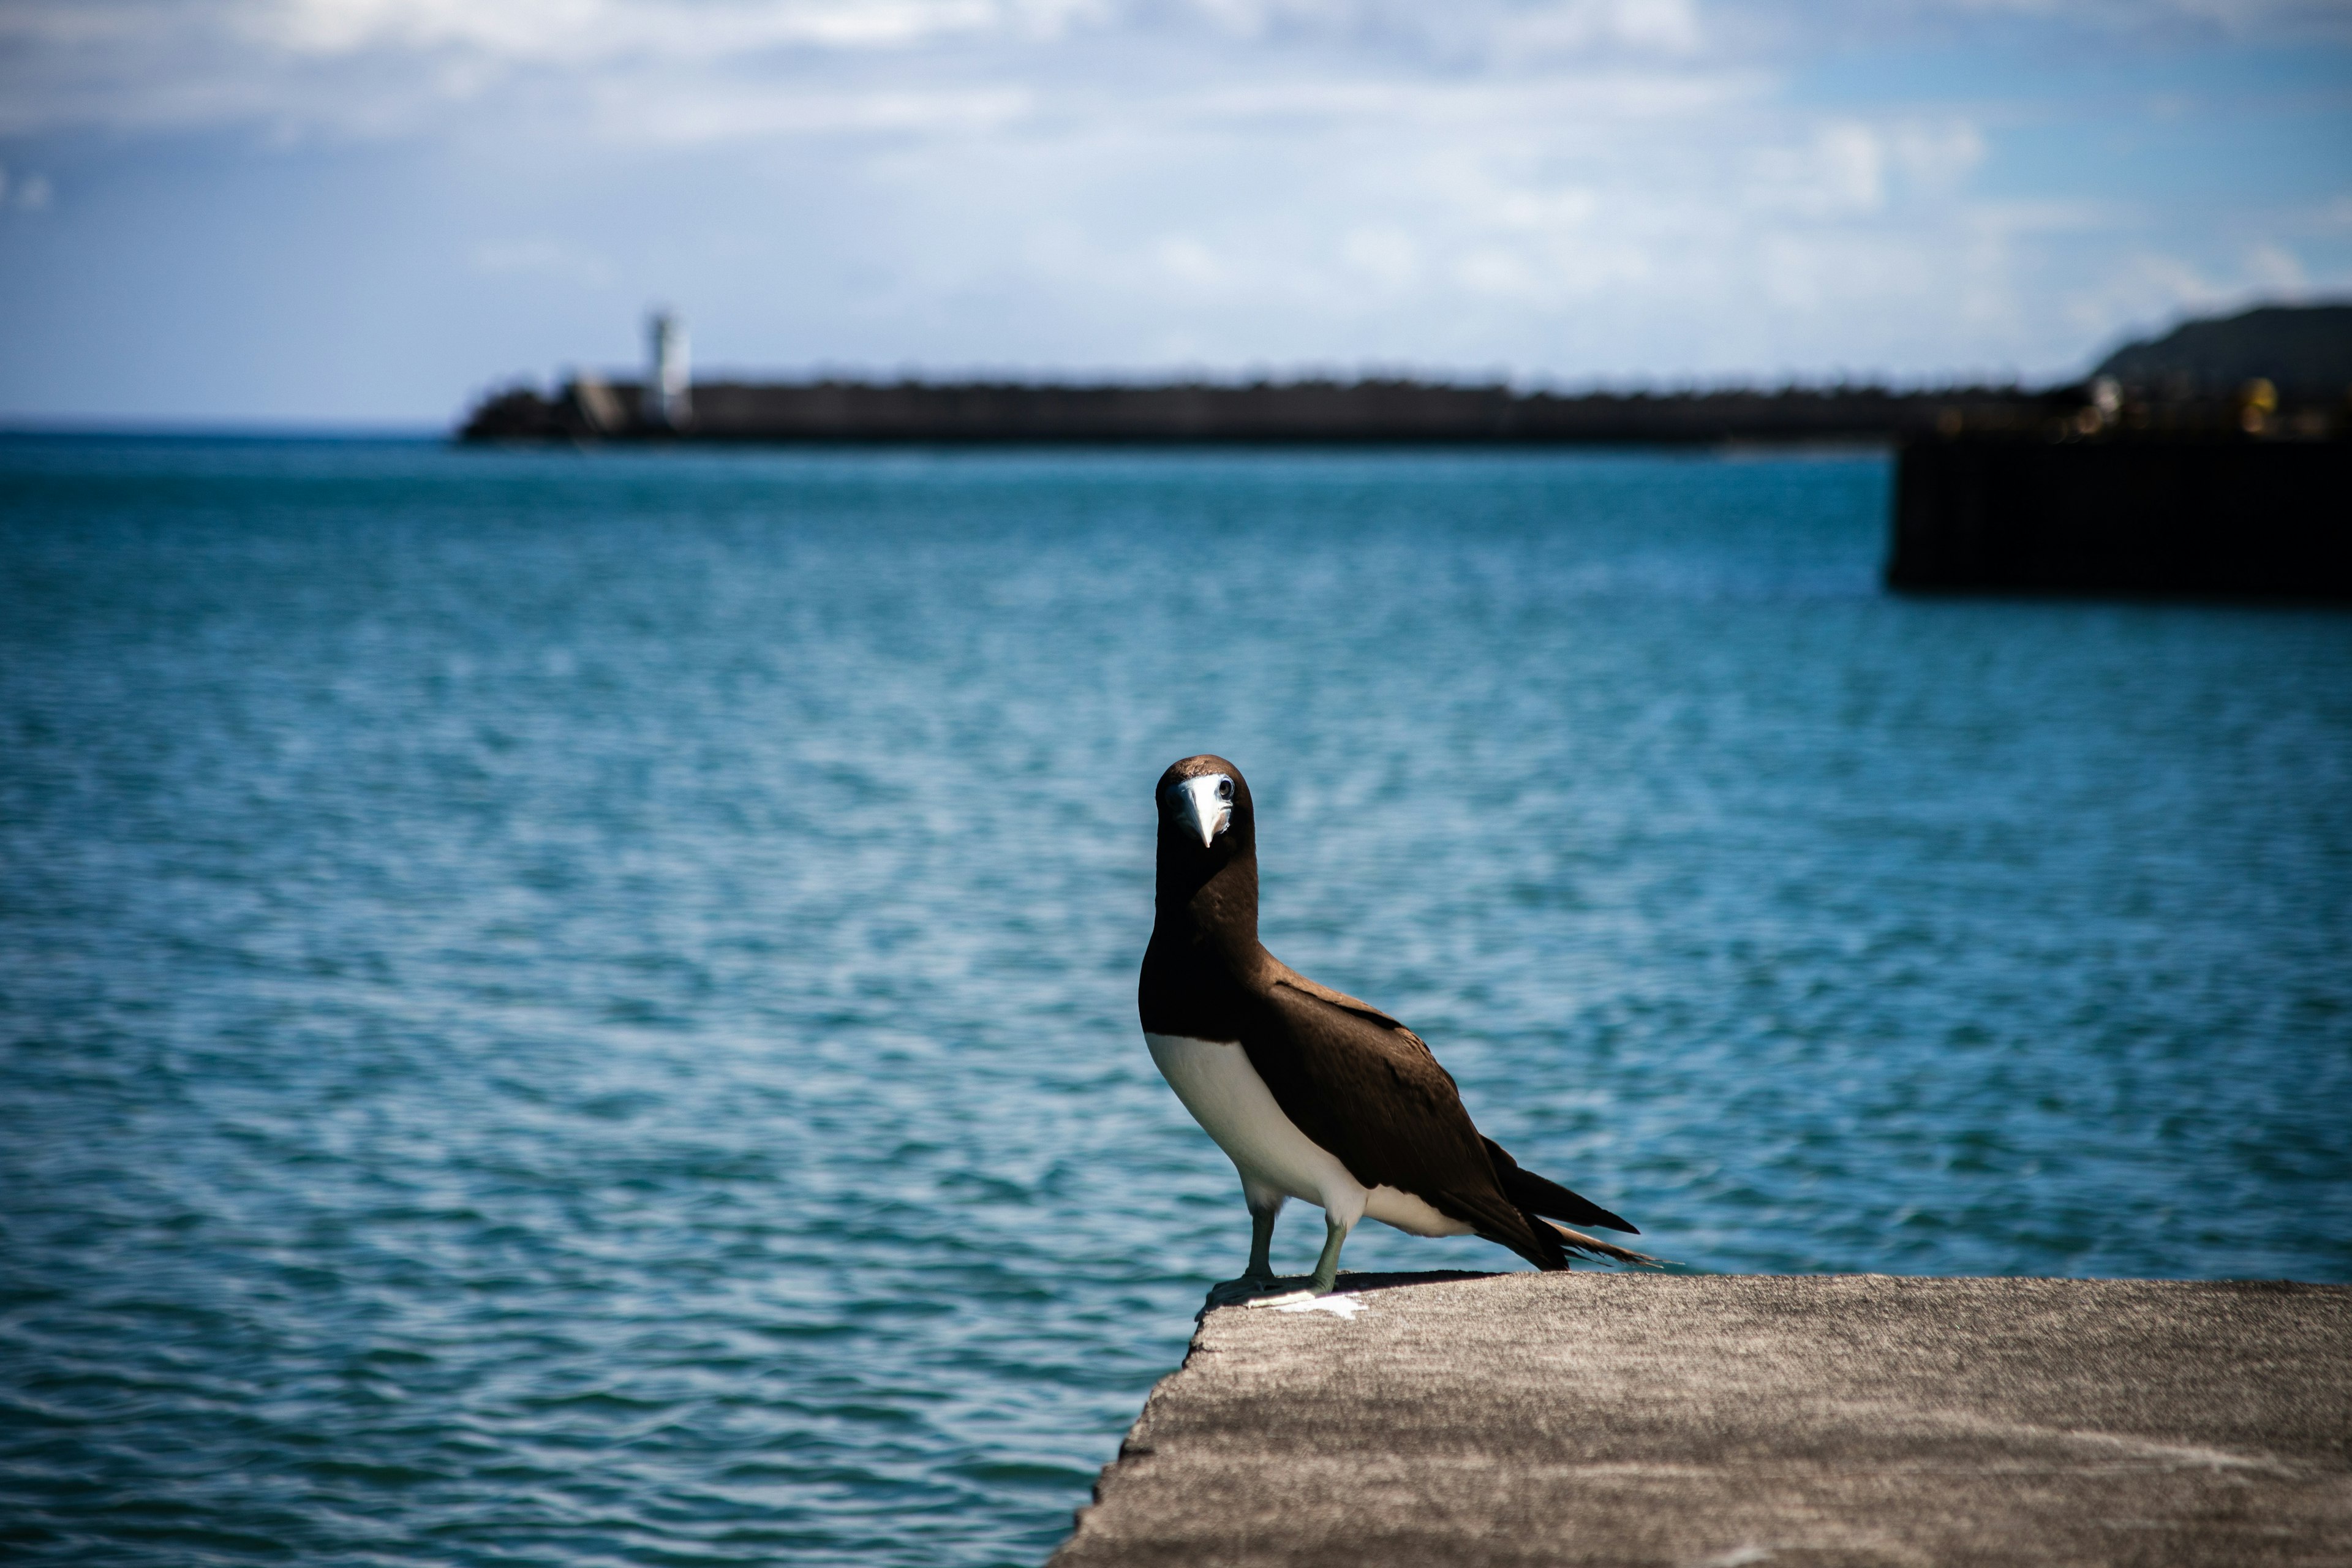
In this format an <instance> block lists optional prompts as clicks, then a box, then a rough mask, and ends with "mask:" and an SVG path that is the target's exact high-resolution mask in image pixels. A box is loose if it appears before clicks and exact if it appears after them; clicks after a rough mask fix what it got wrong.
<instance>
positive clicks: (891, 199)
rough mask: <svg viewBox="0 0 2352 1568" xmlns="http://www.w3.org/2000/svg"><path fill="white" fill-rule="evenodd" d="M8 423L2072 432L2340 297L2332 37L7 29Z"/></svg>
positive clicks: (2076, 17) (1404, 23)
mask: <svg viewBox="0 0 2352 1568" xmlns="http://www.w3.org/2000/svg"><path fill="white" fill-rule="evenodd" d="M0 171H5V174H0V181H5V183H0V418H16V419H26V418H32V419H68V420H70V419H79V418H91V419H104V420H115V421H137V420H158V421H204V420H223V421H236V420H254V421H276V422H287V421H293V422H311V421H316V422H321V423H330V424H331V423H388V424H415V425H434V424H439V423H442V422H446V420H448V419H449V418H451V417H452V416H455V415H456V413H457V411H458V410H459V409H460V408H461V407H462V406H463V405H465V403H466V402H467V400H468V399H469V398H470V397H471V396H473V395H476V394H477V393H478V392H479V391H480V390H481V389H482V388H483V387H485V386H487V385H488V384H494V383H499V382H503V381H506V380H509V379H510V378H513V377H515V376H518V375H528V376H531V377H534V378H540V379H544V378H547V377H550V376H552V375H554V374H557V373H558V372H560V371H561V370H562V368H563V367H565V366H567V365H572V364H582V363H584V364H592V365H612V366H616V367H617V366H625V365H628V364H631V363H634V362H635V360H636V358H637V357H638V353H639V349H638V344H639V333H640V321H641V318H642V315H643V313H644V311H645V310H646V307H647V306H648V305H650V304H653V303H655V302H667V303H669V304H672V305H674V306H676V307H677V309H678V310H681V311H682V312H683V313H684V314H685V315H686V317H687V318H688V321H689V323H690V325H691V327H692V331H693V334H694V342H695V353H696V360H697V366H698V374H718V373H721V372H724V371H727V370H736V371H741V372H747V373H755V374H756V373H789V374H804V373H807V372H810V371H812V370H820V369H824V370H841V371H854V372H860V373H867V374H871V373H885V374H896V373H898V372H901V371H909V370H911V371H916V372H920V373H925V374H963V373H971V372H983V373H1012V374H1024V375H1039V374H1112V375H1153V374H1181V373H1205V374H1246V373H1255V372H1274V373H1277V374H1281V373H1297V372H1304V371H1324V372H1338V373H1340V374H1354V373H1359V372H1363V371H1382V372H1395V371H1406V372H1412V373H1416V374H1446V375H1466V376H1486V375H1507V376H1511V377H1514V378H1517V379H1519V380H1522V381H1546V382H1554V383H1561V384H1594V383H1606V384H1628V383H1637V382H1646V383H1650V384H1671V383H1675V382H1680V381H1685V380H1705V381H1718V380H1727V379H1752V380H1763V381H1775V380H1779V379H1781V378H1784V377H1799V378H1804V379H1814V380H1818V379H1824V378H1829V377H1834V376H1838V375H1853V376H1885V377H1893V378H1895V379H1898V380H1902V381H1906V382H1917V381H1932V380H1939V379H1944V378H1949V377H1973V376H1979V375H1998V376H2007V375H2011V374H2016V375H2022V376H2026V377H2029V378H2040V377H2044V376H2054V375H2061V374H2068V373H2070V372H2074V371H2078V370H2080V369H2081V368H2083V367H2084V366H2085V365H2086V364H2087V363H2090V362H2091V361H2092V360H2094V359H2095V358H2096V356H2097V355H2098V354H2099V353H2101V352H2103V351H2104V350H2105V349H2106V348H2108V347H2110V346H2112V345H2113V344H2114V343H2116V342H2118V341H2121V340H2122V339H2123V338H2125V337H2127V336H2129V335H2132V334H2134V333H2137V332H2141V331H2147V330H2149V329H2153V328H2158V327H2161V326H2163V325H2165V324H2167V323H2168V322H2170V321H2175V320H2178V319H2179V318H2181V317H2183V316H2185V315H2189V314H2197V313H2202V312H2206V311H2209V310H2219V309H2226V308H2230V307H2233V306H2236V305H2240V304H2243V303H2247V302H2251V301H2253V300H2299V299H2317V298H2329V297H2339V298H2340V297H2344V296H2347V295H2352V4H2347V3H2344V0H2337V3H2335V4H2325V5H2319V4H2310V3H2307V0H2147V3H2145V4H2137V5H2127V4H2121V3H2112V0H2075V3H2073V4H2065V5H2059V4H2047V3H2042V0H1877V3H1874V4H1864V3H1859V0H1855V3H1848V0H1821V3H1819V4H1815V5H1790V4H1774V3H1772V0H1756V3H1753V4H1748V5H1737V6H1734V5H1712V4H1706V3H1703V0H1447V3H1446V4H1444V5H1432V4H1424V3H1418V0H1416V3H1412V4H1406V3H1402V0H503V3H501V4H497V5H491V4H487V3H484V0H0Z"/></svg>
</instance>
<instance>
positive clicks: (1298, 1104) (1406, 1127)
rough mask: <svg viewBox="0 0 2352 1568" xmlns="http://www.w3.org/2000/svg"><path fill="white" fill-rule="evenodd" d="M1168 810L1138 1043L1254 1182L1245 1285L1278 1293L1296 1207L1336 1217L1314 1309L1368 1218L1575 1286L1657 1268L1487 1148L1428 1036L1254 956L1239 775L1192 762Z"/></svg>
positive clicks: (1163, 784) (1245, 1187)
mask: <svg viewBox="0 0 2352 1568" xmlns="http://www.w3.org/2000/svg"><path fill="white" fill-rule="evenodd" d="M1159 804H1160V868H1159V889H1158V895H1157V905H1158V908H1157V914H1156V918H1155V919H1154V921H1153V922H1152V927H1151V945H1150V948H1149V949H1148V950H1146V952H1144V955H1143V979H1142V984H1141V985H1140V986H1139V992H1138V996H1137V1003H1138V1007H1139V1011H1140V1012H1141V1014H1142V1016H1143V1037H1144V1040H1145V1042H1146V1043H1147V1044H1148V1045H1150V1047H1151V1059H1152V1061H1153V1062H1154V1063H1155V1064H1156V1065H1157V1066H1158V1067H1159V1068H1160V1074H1161V1076H1162V1077H1164V1078H1166V1079H1167V1080H1168V1084H1169V1087H1170V1088H1171V1089H1174V1090H1175V1091H1176V1098H1177V1099H1179V1100H1182V1101H1183V1102H1184V1109H1185V1110H1189V1111H1191V1112H1192V1118H1193V1120H1194V1121H1198V1122H1199V1123H1200V1124H1201V1126H1202V1129H1203V1130H1204V1131H1207V1133H1208V1134H1209V1136H1210V1137H1211V1138H1213V1139H1214V1140H1215V1141H1216V1143H1217V1146H1218V1147H1219V1148H1221V1149H1223V1151H1224V1152H1225V1153H1226V1154H1227V1156H1229V1157H1230V1158H1231V1159H1232V1160H1233V1163H1234V1169H1236V1170H1237V1171H1239V1172H1240V1173H1241V1178H1242V1196H1243V1199H1244V1202H1246V1203H1247V1204H1248V1205H1249V1213H1250V1258H1249V1268H1248V1271H1247V1273H1246V1275H1245V1276H1244V1278H1245V1279H1247V1280H1248V1281H1249V1282H1250V1283H1252V1284H1255V1285H1258V1286H1260V1287H1265V1286H1270V1285H1271V1284H1272V1283H1273V1276H1274V1269H1273V1265H1272V1263H1271V1262H1270V1261H1269V1260H1268V1258H1267V1252H1268V1249H1269V1247H1271V1246H1272V1244H1273V1240H1274V1221H1275V1215H1276V1214H1277V1213H1279V1212H1280V1211H1281V1208H1282V1205H1283V1204H1284V1203H1285V1202H1286V1200H1288V1199H1291V1198H1297V1199H1298V1200H1300V1201H1301V1202H1303V1203H1310V1204H1314V1205H1318V1206H1319V1207H1320V1208H1321V1209H1322V1210H1323V1225H1324V1239H1323V1256H1322V1257H1321V1258H1320V1259H1318V1261H1317V1263H1316V1265H1315V1276H1314V1279H1313V1281H1312V1286H1313V1289H1314V1290H1315V1292H1316V1294H1318V1295H1327V1294H1328V1293H1329V1292H1330V1290H1331V1289H1332V1288H1333V1286H1334V1285H1335V1284H1337V1282H1338V1280H1339V1247H1340V1245H1341V1243H1343V1242H1345V1241H1346V1240H1347V1238H1348V1233H1349V1231H1350V1230H1353V1229H1354V1228H1355V1226H1356V1222H1357V1221H1359V1220H1360V1219H1362V1218H1363V1217H1365V1216H1366V1215H1370V1217H1372V1218H1373V1219H1376V1220H1379V1221H1381V1223H1383V1224H1385V1225H1391V1226H1395V1227H1396V1228H1397V1229H1399V1230H1402V1231H1405V1232H1407V1233H1409V1234H1411V1235H1413V1236H1467V1235H1473V1234H1475V1235H1478V1236H1483V1237H1486V1239H1487V1240H1489V1241H1494V1242H1499V1243H1500V1244H1502V1245H1503V1246H1505V1247H1509V1248H1510V1249H1511V1250H1512V1251H1514V1252H1516V1253H1517V1254H1518V1255H1519V1256H1520V1257H1522V1258H1526V1259H1527V1260H1528V1262H1530V1263H1532V1264H1534V1265H1535V1266H1536V1267H1537V1268H1547V1269H1552V1268H1567V1267H1568V1258H1569V1254H1570V1253H1571V1252H1573V1253H1580V1254H1584V1255H1586V1256H1590V1257H1596V1258H1617V1259H1620V1260H1622V1261H1624V1262H1628V1263H1648V1262H1651V1261H1653V1259H1651V1258H1645V1257H1643V1255H1642V1254H1640V1253H1638V1252H1632V1251H1628V1250H1627V1249H1626V1248H1624V1247H1618V1246H1615V1245H1613V1244H1612V1243H1610V1242H1606V1241H1603V1240H1601V1239H1600V1238H1599V1237H1593V1236H1588V1235H1586V1234H1585V1233H1584V1232H1582V1231H1580V1230H1571V1229H1570V1228H1569V1227H1568V1226H1566V1225H1562V1224H1559V1223H1558V1222H1559V1221H1561V1220H1570V1221H1574V1222H1575V1223H1576V1224H1578V1225H1590V1226H1601V1227H1603V1228H1605V1229H1610V1230H1620V1231H1625V1232H1627V1233H1629V1234H1634V1235H1638V1234H1639V1232H1637V1231H1635V1230H1634V1228H1633V1226H1631V1225H1629V1224H1627V1223H1626V1222H1625V1221H1623V1220H1622V1219H1620V1218H1618V1217H1617V1216H1616V1215H1613V1214H1611V1213H1610V1212H1609V1211H1608V1210H1607V1209H1604V1208H1602V1207H1601V1206H1600V1205H1598V1204H1594V1203H1591V1202H1590V1201H1588V1200H1586V1199H1584V1198H1580V1197H1579V1196H1577V1194H1574V1193H1571V1192H1570V1191H1569V1190H1568V1189H1567V1188H1565V1187H1563V1186H1559V1185H1558V1184H1555V1183H1552V1182H1549V1181H1546V1180H1545V1179H1544V1178H1543V1177H1541V1176H1538V1175H1537V1174H1536V1173H1533V1172H1532V1171H1525V1170H1521V1169H1520V1168H1519V1165H1518V1163H1517V1161H1515V1160H1513V1159H1512V1158H1511V1156H1510V1155H1509V1154H1507V1153H1506V1152H1503V1150H1502V1148H1501V1147H1500V1146H1499V1145H1497V1144H1496V1142H1494V1140H1492V1139H1490V1138H1486V1137H1484V1136H1482V1135H1481V1134H1480V1133H1479V1131H1478V1129H1477V1127H1476V1126H1475V1125H1474V1124H1473V1123H1472V1121H1471V1120H1470V1113H1469V1112H1468V1111H1467V1110H1464V1109H1463V1106H1462V1096H1461V1093H1460V1091H1459V1090H1458V1089H1456V1087H1455V1085H1454V1077H1453V1075H1452V1074H1451V1073H1448V1072H1447V1071H1446V1070H1445V1069H1444V1068H1442V1067H1440V1066H1438V1065H1437V1058H1435V1057H1434V1056H1432V1055H1431V1054H1430V1050H1429V1047H1428V1046H1426V1045H1424V1044H1423V1042H1422V1039H1421V1037H1420V1036H1418V1035H1416V1034H1414V1033H1413V1032H1412V1030H1411V1029H1408V1028H1406V1027H1405V1026H1403V1025H1402V1024H1400V1023H1398V1022H1397V1021H1396V1020H1395V1019H1394V1018H1391V1017H1390V1016H1388V1015H1387V1014H1386V1013H1383V1012H1381V1010H1380V1009H1379V1008H1377V1007H1374V1006H1372V1005H1370V1004H1369V1003H1365V1002H1360V1001H1358V1000H1357V999H1356V998H1355V997H1353V996H1349V995H1348V994H1345V993H1343V992H1339V991H1334V990H1332V989H1331V988H1330V987H1329V986H1328V985H1318V984H1316V983H1315V982H1314V981H1312V980H1309V979H1307V977H1306V976H1305V975H1303V974H1301V973H1298V972H1297V970H1294V969H1292V968H1290V967H1289V966H1288V965H1286V964H1285V963H1282V962H1281V961H1280V960H1279V959H1277V958H1276V957H1275V956H1274V954H1272V953H1270V952H1267V951H1266V950H1265V947H1264V946H1263V945H1262V944H1261V943H1260V942H1258V939H1257V825H1256V820H1255V814H1254V813H1253V811H1252V809H1251V805H1250V793H1249V784H1248V783H1247V782H1246V781H1245V780H1244V779H1243V777H1242V772H1241V770H1240V769H1239V768H1237V767H1235V766H1234V764H1233V763H1229V762H1227V761H1225V760H1224V759H1223V757H1213V756H1198V757H1187V758H1185V759H1184V760H1183V761H1182V762H1181V763H1176V764H1175V765H1174V766H1172V767H1171V768H1170V769H1169V770H1168V771H1167V772H1166V773H1162V774H1161V775H1160V790H1159Z"/></svg>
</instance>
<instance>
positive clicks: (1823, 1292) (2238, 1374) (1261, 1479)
mask: <svg viewBox="0 0 2352 1568" xmlns="http://www.w3.org/2000/svg"><path fill="white" fill-rule="evenodd" d="M1340 1289H1341V1291H1342V1292H1345V1293H1351V1294H1353V1295H1354V1297H1355V1298H1356V1300H1358V1301H1359V1302H1360V1310H1357V1311H1356V1312H1355V1314H1354V1315H1353V1316H1352V1317H1347V1316H1341V1315H1339V1313H1338V1312H1335V1311H1332V1310H1291V1311H1283V1310H1262V1309H1248V1308H1243V1307H1236V1306H1227V1307H1213V1308H1211V1309H1209V1310H1207V1311H1206V1312H1205V1313H1204V1315H1203V1318H1202V1323H1201V1327H1200V1331H1199V1332H1198V1333H1197V1334H1196V1335H1195V1336H1194V1338H1193V1341H1192V1352H1191V1353H1190V1354H1189V1355H1187V1356H1186V1357H1185V1360H1184V1364H1183V1366H1182V1368H1181V1369H1180V1370H1179V1371H1178V1372H1176V1373H1174V1374H1173V1375H1171V1376H1170V1377H1168V1378H1165V1379H1163V1380H1162V1381H1161V1382H1160V1385H1159V1386H1158V1387H1157V1388H1155V1389H1154V1390H1152V1393H1151V1396H1150V1400H1149V1401H1148V1402H1147V1403H1146V1404H1145V1405H1144V1408H1143V1414H1142V1415H1141V1417H1140V1418H1139V1419H1138V1420H1137V1422H1136V1424H1135V1426H1134V1428H1133V1429H1132V1430H1131V1431H1130V1432H1129V1435H1128V1437H1127V1441H1126V1442H1125V1444H1124V1445H1122V1446H1121V1447H1120V1450H1119V1457H1118V1461H1117V1462H1116V1463H1115V1464H1113V1465H1111V1466H1110V1467H1109V1468H1107V1469H1106V1470H1105V1471H1104V1472H1103V1475H1102V1479H1100V1480H1099V1481H1098V1482H1097V1486H1096V1501H1095V1503H1094V1505H1093V1506H1091V1507H1089V1508H1085V1509H1081V1510H1079V1511H1078V1522H1077V1529H1076V1533H1075V1534H1073V1535H1072V1536H1071V1538H1070V1540H1069V1541H1068V1542H1066V1544H1065V1545H1064V1546H1063V1547H1062V1549H1061V1550H1060V1551H1059V1552H1056V1553H1055V1556H1054V1558H1053V1568H1092V1565H1095V1564H1107V1563H1118V1564H1147V1563H1152V1564H1156V1563H1168V1564H1178V1563H1181V1564H1188V1565H1189V1564H1211V1563H1286V1564H1309V1563H1329V1564H1358V1563H1365V1564H1376V1563H1411V1564H1414V1565H1416V1568H1436V1565H1439V1564H1454V1563H1674V1564H1690V1565H1693V1568H1697V1565H1700V1564H1715V1565H1720V1568H1732V1565H1735V1564H1747V1563H1822V1564H1832V1563H1833V1564H1841V1565H1843V1564H1863V1563H1873V1564H1875V1563H1902V1564H1911V1563H1919V1564H1930V1563H1937V1564H1940V1563H2117V1564H2149V1565H2154V1564H2171V1563H2214V1564H2224V1563H2227V1564H2238V1563H2249V1564H2284V1563H2312V1564H2317V1563H2352V1289H2347V1288H2345V1287H2340V1286H2323V1285H2297V1284H2284V1283H2281V1284H2260V1283H2190V1282H2180V1281H2148V1280H2087V1279H1889V1278H1885V1277H1882V1276H1877V1275H1862V1276H1846V1277H1812V1278H1763V1277H1753V1276H1748V1277H1736V1278H1688V1277H1671V1276H1664V1277H1662V1276H1636V1275H1609V1274H1585V1273H1578V1274H1506V1275H1496V1276H1492V1277H1489V1278H1485V1279H1463V1278H1460V1277H1454V1278H1436V1279H1426V1280H1422V1279H1416V1278H1415V1277H1413V1276H1393V1275H1391V1276H1343V1277H1342V1279H1341V1281H1340ZM1334 1304H1336V1303H1334Z"/></svg>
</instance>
